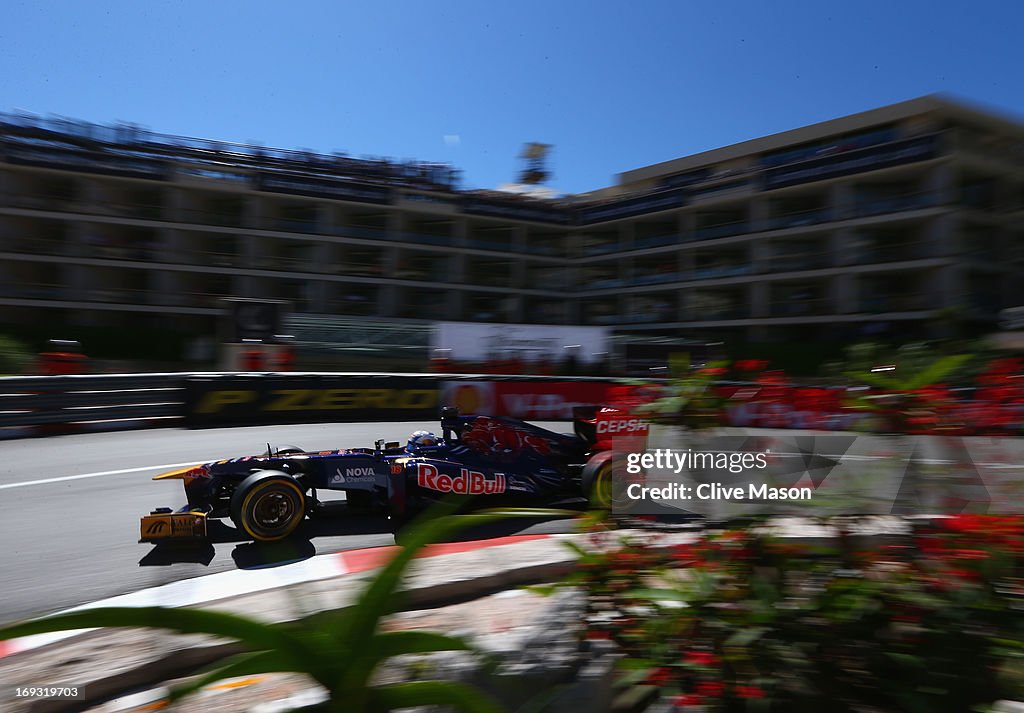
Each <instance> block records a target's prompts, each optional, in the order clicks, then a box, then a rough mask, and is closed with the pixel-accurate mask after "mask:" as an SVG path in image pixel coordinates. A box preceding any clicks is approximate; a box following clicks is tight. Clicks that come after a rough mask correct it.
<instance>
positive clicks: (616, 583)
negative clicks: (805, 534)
mask: <svg viewBox="0 0 1024 713" xmlns="http://www.w3.org/2000/svg"><path fill="white" fill-rule="evenodd" d="M841 532H842V531H841ZM594 537H595V538H598V539H600V538H604V539H607V538H613V539H614V538H616V537H617V536H616V535H615V534H614V532H605V533H601V532H598V533H595V535H594ZM597 549H598V550H600V551H597V550H582V549H581V551H580V568H579V571H578V573H577V574H576V575H575V576H574V577H573V579H572V581H571V582H570V583H571V584H573V585H574V586H582V587H583V588H584V590H585V592H586V596H587V631H586V637H587V638H588V639H591V640H605V639H607V640H611V641H613V642H614V643H615V644H616V645H617V647H618V648H619V649H620V650H621V651H622V652H623V653H624V658H623V659H622V661H621V665H620V672H619V673H620V675H619V685H620V686H622V687H626V688H631V689H634V690H635V689H636V687H649V689H650V691H651V692H656V693H657V694H658V696H660V698H661V700H662V701H663V702H667V703H668V704H670V705H669V707H672V706H674V707H675V708H677V709H681V710H689V709H692V710H704V711H824V710H828V711H858V712H867V711H897V710H899V711H971V710H983V708H975V706H979V705H984V704H987V703H991V702H992V701H995V700H998V699H1001V698H1020V697H1021V695H1022V688H1024V660H1022V656H1024V627H1022V625H1024V619H1022V616H1021V608H1022V607H1024V569H1022V564H1024V518H1019V517H1013V518H1001V517H987V516H966V515H965V516H958V517H953V518H950V519H948V520H945V521H943V522H942V524H941V525H940V526H927V527H925V528H923V529H920V530H919V531H918V532H917V533H916V534H915V535H914V536H912V537H911V536H907V537H905V538H903V541H902V542H901V543H900V544H889V545H881V546H877V545H876V546H873V547H867V546H865V545H864V544H863V541H861V542H860V543H858V542H856V541H855V539H854V538H853V537H851V536H849V535H846V534H840V536H838V537H836V538H833V539H831V540H830V541H829V544H827V545H820V544H819V545H810V544H806V543H796V542H792V541H789V542H787V541H784V540H780V539H776V538H772V537H770V536H768V535H766V534H763V533H762V532H761V531H760V530H759V529H758V528H754V527H751V528H748V529H737V530H727V531H719V532H713V533H705V534H703V535H701V536H700V537H699V538H698V540H697V541H696V542H695V543H694V544H689V545H675V546H663V545H662V544H660V543H659V541H658V539H657V536H655V535H643V536H640V537H634V538H633V539H631V540H629V541H624V542H621V543H619V544H617V545H615V546H612V547H608V546H607V542H606V543H605V547H603V548H597Z"/></svg>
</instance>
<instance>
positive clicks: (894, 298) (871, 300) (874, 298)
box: [858, 294, 934, 314]
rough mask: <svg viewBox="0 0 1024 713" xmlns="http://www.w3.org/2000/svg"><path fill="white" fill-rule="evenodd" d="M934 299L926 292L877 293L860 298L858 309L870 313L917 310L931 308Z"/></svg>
mask: <svg viewBox="0 0 1024 713" xmlns="http://www.w3.org/2000/svg"><path fill="white" fill-rule="evenodd" d="M932 303H933V300H931V299H929V298H928V296H927V295H925V294H906V295H899V294H890V295H885V294H880V295H879V294H875V295H870V296H866V297H861V298H860V300H858V307H859V309H858V311H860V312H867V313H869V314H881V313H885V312H917V311H920V310H927V309H931V308H932V307H933V306H934V305H933V304H932Z"/></svg>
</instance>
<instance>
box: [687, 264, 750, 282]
mask: <svg viewBox="0 0 1024 713" xmlns="http://www.w3.org/2000/svg"><path fill="white" fill-rule="evenodd" d="M753 272H754V268H753V267H752V266H751V265H712V266H710V267H699V268H697V269H695V270H693V271H692V272H690V273H689V279H691V280H715V279H720V278H723V277H742V276H744V275H750V274H753Z"/></svg>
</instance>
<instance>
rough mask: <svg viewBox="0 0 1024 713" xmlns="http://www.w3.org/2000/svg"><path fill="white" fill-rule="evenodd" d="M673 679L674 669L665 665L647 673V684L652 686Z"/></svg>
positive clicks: (662, 684)
mask: <svg viewBox="0 0 1024 713" xmlns="http://www.w3.org/2000/svg"><path fill="white" fill-rule="evenodd" d="M671 680H672V669H670V668H666V667H664V666H662V667H661V668H655V669H652V670H651V672H650V673H648V674H647V684H648V685H651V686H664V685H665V684H666V683H668V682H669V681H671Z"/></svg>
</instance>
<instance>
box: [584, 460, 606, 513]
mask: <svg viewBox="0 0 1024 713" xmlns="http://www.w3.org/2000/svg"><path fill="white" fill-rule="evenodd" d="M581 485H582V486H583V494H584V495H585V496H586V497H587V501H588V502H589V503H590V507H592V508H594V509H595V510H611V509H612V501H613V490H612V459H611V458H610V457H608V458H604V459H601V460H597V461H595V462H593V463H588V464H587V467H586V468H584V471H583V478H582V482H581Z"/></svg>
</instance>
